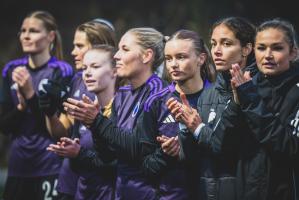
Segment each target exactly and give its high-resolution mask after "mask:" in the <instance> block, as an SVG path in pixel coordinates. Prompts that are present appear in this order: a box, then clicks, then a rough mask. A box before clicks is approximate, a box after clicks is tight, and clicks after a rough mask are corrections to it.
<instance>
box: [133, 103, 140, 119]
mask: <svg viewBox="0 0 299 200" xmlns="http://www.w3.org/2000/svg"><path fill="white" fill-rule="evenodd" d="M139 107H140V102H139V101H138V102H137V104H136V106H135V107H134V109H133V112H132V117H135V116H136V115H137V113H138V110H139Z"/></svg>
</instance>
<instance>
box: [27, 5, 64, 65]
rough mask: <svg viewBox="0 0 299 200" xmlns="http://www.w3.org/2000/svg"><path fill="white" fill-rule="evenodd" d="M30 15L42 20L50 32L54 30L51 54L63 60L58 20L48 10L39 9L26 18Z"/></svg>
mask: <svg viewBox="0 0 299 200" xmlns="http://www.w3.org/2000/svg"><path fill="white" fill-rule="evenodd" d="M30 17H33V18H36V19H39V20H41V21H42V22H43V24H44V26H45V28H46V29H47V31H48V32H50V31H54V33H55V39H54V41H53V43H52V44H51V45H50V53H51V55H54V56H56V57H57V59H59V60H63V49H62V39H61V36H60V33H59V31H58V26H57V23H56V20H55V18H54V17H53V15H51V14H50V13H49V12H47V11H41V10H38V11H34V12H31V13H29V14H28V15H27V16H26V18H30Z"/></svg>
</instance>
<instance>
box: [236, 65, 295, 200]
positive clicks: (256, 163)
mask: <svg viewBox="0 0 299 200" xmlns="http://www.w3.org/2000/svg"><path fill="white" fill-rule="evenodd" d="M298 83H299V67H298V66H293V67H291V68H290V69H289V70H288V71H286V72H284V73H282V74H280V75H278V76H275V77H267V76H265V75H263V74H262V73H258V74H257V75H256V76H255V77H254V78H253V80H252V81H250V82H248V83H245V84H243V85H241V86H240V87H239V88H238V96H239V99H240V103H241V108H242V112H243V113H244V114H245V115H246V121H247V124H248V125H249V127H250V130H251V136H253V137H254V140H253V141H256V142H257V143H258V146H257V147H258V148H257V150H256V151H255V152H254V151H252V150H251V151H252V153H253V156H252V157H250V158H246V157H244V158H243V159H242V160H241V162H240V163H239V171H242V172H243V173H242V175H243V176H241V173H240V176H239V177H238V179H239V181H240V183H242V184H243V188H242V190H243V192H242V194H243V195H242V196H241V197H242V199H254V200H259V199H268V200H275V199H277V200H278V199H279V200H283V199H286V200H292V199H295V198H296V197H295V193H296V190H295V187H296V184H295V179H296V171H297V170H298V148H299V140H298V136H299V126H298V124H299V123H298V122H299V84H298ZM297 192H298V191H297Z"/></svg>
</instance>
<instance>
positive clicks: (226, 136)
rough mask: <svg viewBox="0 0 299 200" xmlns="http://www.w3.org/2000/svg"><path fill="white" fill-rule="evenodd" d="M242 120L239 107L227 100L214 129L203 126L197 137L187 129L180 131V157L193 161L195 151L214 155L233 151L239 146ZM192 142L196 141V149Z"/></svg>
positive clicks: (209, 126)
mask: <svg viewBox="0 0 299 200" xmlns="http://www.w3.org/2000/svg"><path fill="white" fill-rule="evenodd" d="M199 106H200V102H199ZM242 119H244V118H242V113H241V110H240V108H239V106H238V105H236V104H235V103H234V101H232V100H229V101H228V103H227V105H226V106H225V108H224V110H223V112H222V114H221V115H220V117H219V118H218V119H216V120H217V121H216V123H215V125H214V127H212V125H211V124H205V126H203V127H202V128H201V130H200V132H199V134H198V136H197V137H196V136H195V135H194V134H193V133H190V132H189V130H187V129H183V130H181V132H180V141H181V145H182V155H183V156H184V157H185V159H194V156H192V155H194V154H195V153H194V152H196V150H197V151H201V150H202V149H204V151H207V150H208V151H210V152H212V153H216V154H219V153H226V152H227V153H230V152H233V151H235V149H236V148H238V147H237V146H238V145H239V137H240V136H239V135H238V134H239V133H240V132H241V129H240V128H241V124H242V122H241V120H242ZM192 140H195V141H196V144H197V147H195V146H196V145H194V143H193V142H192ZM190 156H191V157H190Z"/></svg>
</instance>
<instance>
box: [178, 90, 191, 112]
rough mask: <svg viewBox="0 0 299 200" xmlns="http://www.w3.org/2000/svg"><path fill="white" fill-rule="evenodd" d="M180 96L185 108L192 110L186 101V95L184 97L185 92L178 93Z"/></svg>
mask: <svg viewBox="0 0 299 200" xmlns="http://www.w3.org/2000/svg"><path fill="white" fill-rule="evenodd" d="M180 98H181V100H182V103H183V104H184V105H185V106H186V107H187V109H189V111H191V112H192V110H191V106H190V104H189V102H188V100H187V97H186V95H185V93H181V94H180Z"/></svg>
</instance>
